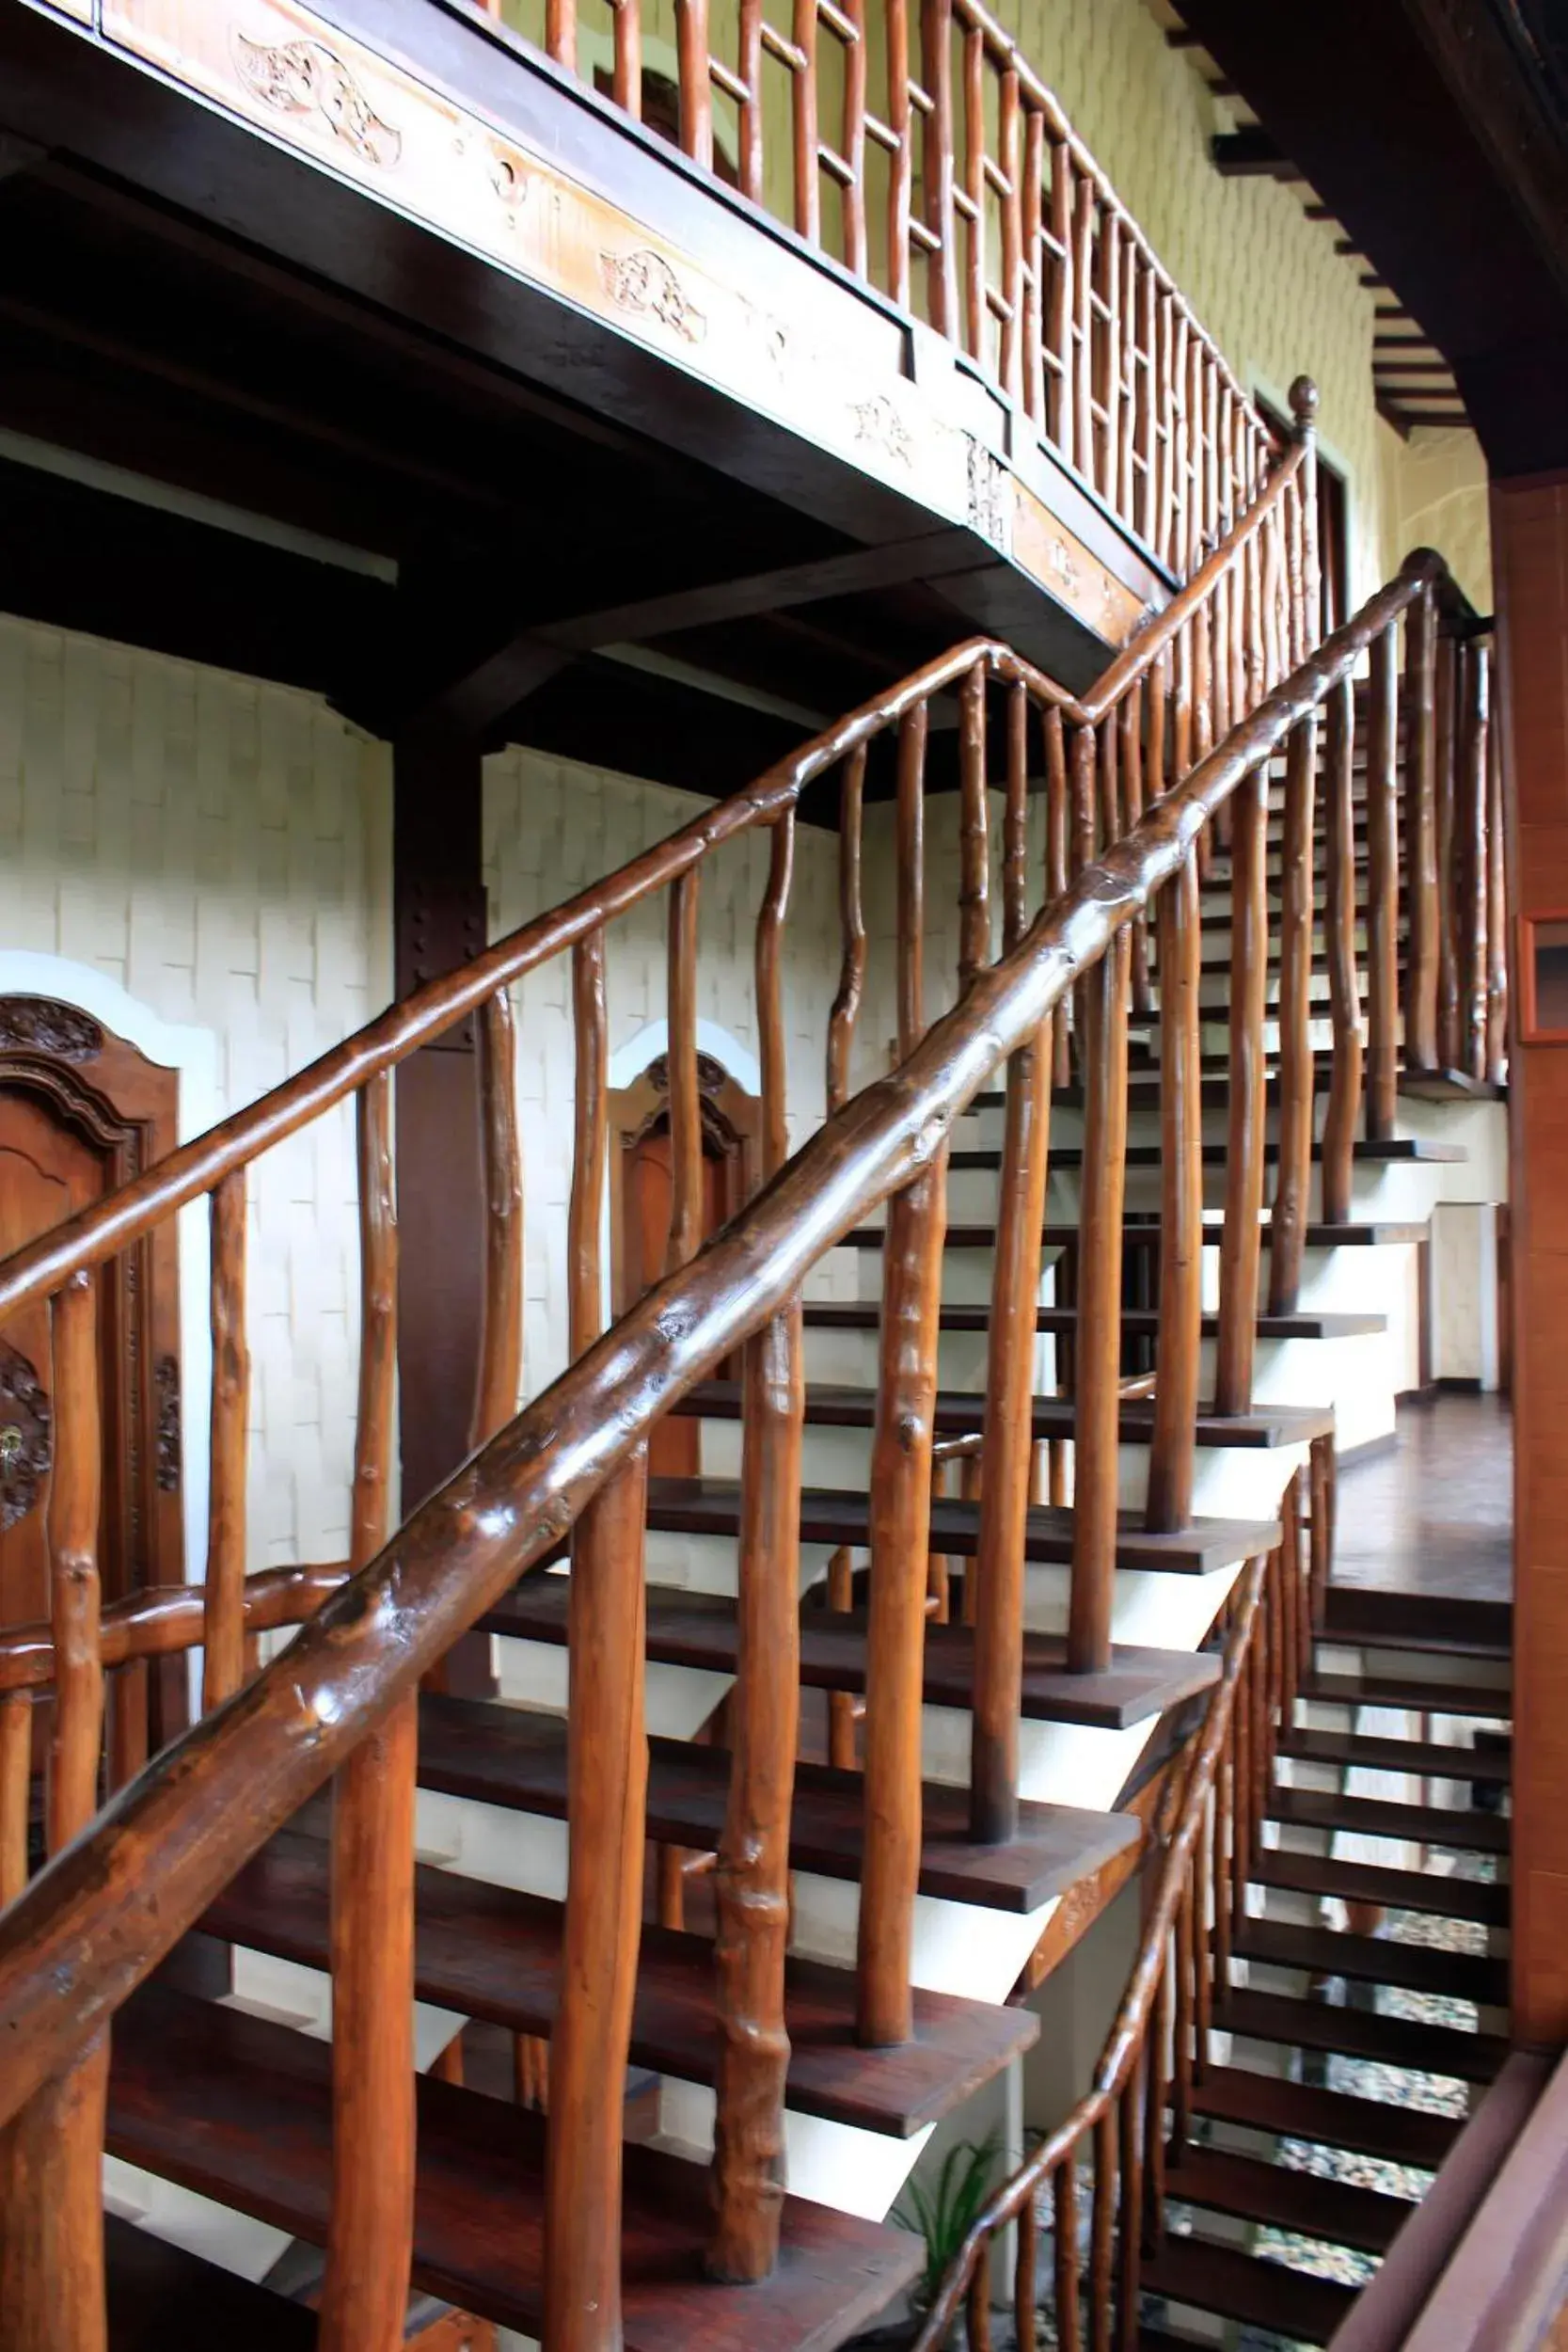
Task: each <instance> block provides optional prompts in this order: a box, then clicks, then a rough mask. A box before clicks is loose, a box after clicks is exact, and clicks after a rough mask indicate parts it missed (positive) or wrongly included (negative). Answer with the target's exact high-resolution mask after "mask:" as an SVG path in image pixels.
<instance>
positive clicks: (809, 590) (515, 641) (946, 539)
mask: <svg viewBox="0 0 1568 2352" xmlns="http://www.w3.org/2000/svg"><path fill="white" fill-rule="evenodd" d="M995 560H996V559H995V558H994V557H993V556H991V555H990V554H989V553H988V552H987V551H986V550H985V549H983V548H981V547H979V546H978V545H977V543H976V542H975V540H974V538H973V536H972V535H971V534H970V533H969V532H962V531H937V532H926V533H923V534H922V536H921V537H919V538H918V539H909V540H901V541H899V542H897V543H895V545H893V546H891V547H874V548H851V549H849V550H848V551H847V553H844V554H839V555H831V556H824V557H820V558H818V559H816V561H814V562H812V563H806V564H787V565H785V566H784V567H783V568H782V569H778V570H774V571H768V572H754V573H752V574H751V575H749V576H748V577H746V578H743V579H739V580H711V581H706V582H705V583H703V584H702V585H701V586H698V587H693V588H684V589H678V590H675V591H674V592H673V593H672V594H670V595H666V596H650V597H646V598H644V599H643V600H642V601H641V602H640V603H635V604H624V605H613V606H610V607H609V608H607V609H605V610H603V611H600V612H587V613H580V614H578V615H577V616H575V617H574V618H571V619H568V620H562V621H547V622H544V623H536V624H532V625H531V626H530V627H528V628H523V629H519V630H518V632H517V634H516V635H515V636H514V637H513V638H511V639H510V640H508V642H507V643H506V644H503V645H500V646H499V647H498V648H497V649H496V651H494V652H493V653H490V654H488V655H486V656H485V658H484V660H482V661H480V662H477V663H476V664H475V665H474V667H473V668H472V669H471V670H469V671H467V673H466V674H465V675H462V676H460V677H458V678H455V679H453V680H452V681H451V683H450V684H449V685H447V686H446V687H444V688H443V689H442V690H441V691H440V692H439V693H438V694H436V696H434V697H433V698H432V699H431V700H429V701H428V702H426V703H425V704H424V705H423V707H420V709H418V710H416V711H412V712H408V713H406V714H404V718H403V720H402V722H401V725H402V727H403V728H404V730H407V729H410V728H412V729H414V730H422V729H426V728H430V727H436V729H438V730H442V731H451V732H453V733H456V734H459V735H462V736H467V737H472V738H476V739H477V738H481V737H483V736H485V735H487V734H488V733H489V732H490V731H491V729H493V728H494V727H495V726H497V725H498V724H499V723H500V722H501V721H502V720H503V719H505V718H506V717H507V715H508V714H509V713H510V712H511V711H514V710H515V709H516V707H517V706H518V705H519V703H522V702H525V701H526V700H527V699H528V697H529V695H530V694H531V693H532V692H533V691H534V690H535V689H536V688H537V687H539V686H542V685H543V684H544V683H545V681H546V679H547V678H550V677H553V676H554V675H555V674H556V673H557V671H559V670H561V669H562V668H564V666H565V664H566V663H567V662H568V661H570V660H575V659H576V658H577V657H578V655H581V654H587V653H594V652H597V651H599V650H601V649H602V648H603V647H606V646H609V645H626V644H634V645H635V644H646V643H647V642H648V641H649V640H650V639H654V638H662V637H674V636H678V635H680V634H681V633H682V632H683V631H684V630H687V629H692V628H704V627H707V626H710V625H712V624H714V623H717V622H728V621H737V620H743V619H748V618H753V617H755V616H756V615H758V614H760V613H768V612H785V611H788V610H789V609H790V608H791V607H793V606H797V605H805V604H817V603H820V602H822V601H823V600H824V599H825V598H827V597H830V596H854V595H860V594H864V593H866V592H868V591H872V590H876V589H879V588H890V587H901V586H905V585H907V584H909V583H910V582H911V581H917V580H940V579H942V578H946V577H950V576H951V575H952V574H954V573H957V572H971V571H981V570H984V569H986V568H988V567H989V565H990V564H993V563H994V562H995Z"/></svg>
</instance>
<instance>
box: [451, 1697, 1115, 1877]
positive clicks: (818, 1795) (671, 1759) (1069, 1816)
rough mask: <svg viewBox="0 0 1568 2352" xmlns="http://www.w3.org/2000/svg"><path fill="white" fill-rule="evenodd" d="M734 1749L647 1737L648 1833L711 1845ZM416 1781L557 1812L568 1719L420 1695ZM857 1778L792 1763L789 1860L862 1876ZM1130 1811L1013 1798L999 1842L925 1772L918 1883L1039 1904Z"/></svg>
mask: <svg viewBox="0 0 1568 2352" xmlns="http://www.w3.org/2000/svg"><path fill="white" fill-rule="evenodd" d="M729 1781H730V1758H729V1756H728V1755H727V1754H726V1753H725V1752H724V1750H723V1749H721V1748H708V1747H702V1748H699V1747H695V1746H693V1745H692V1744H691V1743H690V1742H689V1741H688V1740H657V1739H656V1740H649V1742H648V1805H647V1823H648V1835H649V1836H650V1837H655V1838H657V1839H659V1840H661V1841H662V1842H664V1843H666V1844H669V1845H676V1846H693V1847H695V1848H697V1849H698V1851H702V1852H712V1851H715V1850H716V1849H717V1847H718V1845H719V1841H720V1836H721V1831H722V1828H723V1820H724V1810H725V1805H726V1803H727V1801H728V1795H729ZM420 1786H421V1787H423V1788H436V1789H440V1790H442V1791H444V1792H445V1793H446V1794H447V1795H448V1796H453V1797H469V1798H474V1799H477V1800H478V1801H479V1802H480V1803H482V1804H497V1805H508V1806H510V1807H512V1808H513V1810H515V1811H516V1812H520V1813H538V1814H542V1815H545V1816H546V1818H548V1819H551V1820H563V1819H564V1818H565V1812H566V1725H565V1724H564V1722H563V1721H562V1720H561V1719H560V1718H559V1717H557V1716H554V1715H543V1714H535V1713H532V1712H531V1711H530V1710H528V1709H526V1708H516V1707H501V1706H495V1705H491V1704H489V1703H487V1702H485V1701H482V1700H477V1699H454V1698H445V1697H437V1696H436V1695H435V1694H434V1693H428V1692H427V1693H426V1694H425V1696H424V1697H422V1698H421V1700H420ZM864 1795H865V1788H864V1782H863V1779H862V1777H861V1775H860V1774H859V1773H858V1772H835V1771H834V1770H833V1768H832V1766H831V1765H827V1764H798V1765H797V1766H796V1768H795V1812H794V1818H793V1820H792V1823H791V1830H790V1861H791V1864H792V1866H793V1867H795V1868H796V1869H798V1870H815V1871H818V1872H820V1873H821V1874H822V1875H823V1876H825V1877H828V1878H849V1879H858V1878H859V1877H860V1874H861V1859H862V1852H863V1845H864V1818H863V1816H864ZM1142 1834H1143V1833H1142V1827H1141V1824H1140V1823H1139V1822H1138V1821H1137V1820H1134V1819H1133V1817H1132V1815H1130V1814H1121V1813H1092V1812H1087V1811H1084V1810H1080V1808H1079V1807H1077V1806H1075V1805H1058V1804H1023V1805H1022V1806H1021V1807H1020V1821H1019V1834H1018V1836H1016V1837H1015V1838H1013V1839H1011V1840H1010V1841H1009V1842H1008V1843H1007V1844H1006V1845H1002V1846H976V1845H974V1844H973V1843H972V1842H971V1840H970V1836H969V1792H968V1790H967V1789H966V1788H951V1787H947V1786H945V1785H942V1784H941V1783H937V1782H927V1786H926V1789H925V1843H924V1846H923V1849H922V1853H921V1864H920V1890H921V1892H922V1894H925V1895H935V1896H941V1897H943V1898H945V1899H947V1900H948V1901H950V1902H960V1903H978V1904H981V1905H984V1906H985V1907H986V1908H988V1909H990V1910H993V1911H1009V1912H1026V1911H1035V1910H1037V1909H1038V1907H1039V1905H1040V1904H1041V1903H1043V1902H1047V1901H1049V1900H1050V1899H1051V1897H1052V1896H1053V1895H1060V1894H1063V1893H1065V1892H1066V1890H1067V1889H1068V1887H1069V1886H1072V1885H1074V1884H1075V1883H1077V1881H1078V1880H1079V1879H1081V1878H1085V1877H1086V1876H1087V1875H1088V1874H1089V1873H1090V1872H1091V1871H1094V1870H1098V1869H1099V1868H1100V1867H1101V1864H1102V1863H1105V1862H1109V1861H1110V1860H1112V1858H1113V1857H1114V1856H1115V1855H1117V1854H1118V1853H1121V1852H1123V1851H1125V1850H1126V1849H1127V1848H1128V1847H1129V1846H1132V1845H1135V1844H1136V1843H1137V1842H1138V1840H1139V1838H1140V1837H1141V1836H1142Z"/></svg>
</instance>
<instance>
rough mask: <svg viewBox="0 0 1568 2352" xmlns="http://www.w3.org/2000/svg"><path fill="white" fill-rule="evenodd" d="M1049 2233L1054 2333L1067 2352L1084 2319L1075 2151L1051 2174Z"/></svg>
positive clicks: (1079, 2337) (1075, 2346)
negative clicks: (1052, 2259)
mask: <svg viewBox="0 0 1568 2352" xmlns="http://www.w3.org/2000/svg"><path fill="white" fill-rule="evenodd" d="M1051 2195H1052V2234H1053V2241H1054V2254H1055V2272H1056V2277H1055V2289H1056V2296H1055V2300H1056V2335H1057V2339H1058V2341H1059V2342H1060V2344H1062V2345H1063V2346H1065V2347H1067V2352H1079V2346H1080V2344H1082V2342H1083V2336H1084V2321H1083V2311H1082V2301H1081V2297H1080V2295H1079V2270H1078V2167H1077V2152H1076V2150H1074V2151H1071V2152H1070V2153H1069V2154H1067V2155H1066V2156H1064V2157H1063V2159H1062V2161H1061V2163H1060V2164H1059V2165H1058V2166H1057V2167H1056V2169H1055V2171H1054V2172H1053V2174H1052V2176H1051Z"/></svg>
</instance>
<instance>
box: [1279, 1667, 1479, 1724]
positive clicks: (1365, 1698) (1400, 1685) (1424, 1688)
mask: <svg viewBox="0 0 1568 2352" xmlns="http://www.w3.org/2000/svg"><path fill="white" fill-rule="evenodd" d="M1301 1689H1302V1696H1303V1697H1304V1698H1307V1699H1318V1700H1321V1701H1323V1704H1324V1705H1326V1706H1330V1707H1402V1708H1409V1709H1410V1710H1411V1712H1412V1713H1416V1714H1423V1715H1479V1716H1481V1718H1483V1720H1484V1721H1486V1722H1488V1723H1506V1722H1507V1721H1508V1719H1509V1714H1510V1711H1511V1709H1512V1707H1513V1692H1512V1691H1511V1690H1510V1687H1509V1685H1508V1684H1507V1683H1506V1682H1504V1683H1481V1682H1445V1681H1442V1680H1440V1679H1438V1678H1437V1677H1421V1676H1418V1675H1398V1674H1365V1675H1341V1674H1318V1673H1313V1674H1309V1675H1307V1677H1305V1679H1304V1680H1303V1683H1302V1686H1301Z"/></svg>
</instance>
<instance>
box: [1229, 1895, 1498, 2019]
mask: <svg viewBox="0 0 1568 2352" xmlns="http://www.w3.org/2000/svg"><path fill="white" fill-rule="evenodd" d="M1231 1948H1232V1949H1233V1950H1234V1951H1235V1952H1236V1953H1237V1954H1238V1956H1239V1957H1240V1958H1241V1959H1243V1960H1256V1961H1261V1962H1262V1963H1264V1965H1265V1966H1267V1967H1270V1968H1300V1969H1303V1970H1305V1971H1307V1974H1309V1975H1311V1976H1317V1977H1347V1978H1354V1979H1356V1980H1357V1981H1358V1982H1362V1983H1367V1984H1394V1985H1399V1986H1400V1987H1401V1988H1402V1991H1404V1992H1406V1993H1430V1994H1435V1995H1437V1997H1438V1998H1440V1999H1449V2000H1456V2001H1474V2002H1475V2003H1476V2004H1477V2005H1478V2007H1480V2008H1482V2009H1505V2008H1506V2007H1507V2005H1508V1963H1507V1961H1506V1960H1492V1959H1490V1958H1488V1956H1487V1955H1486V1954H1485V1953H1483V1952H1445V1951H1438V1950H1437V1949H1436V1948H1435V1947H1433V1946H1432V1945H1431V1944H1405V1943H1402V1941H1401V1940H1400V1939H1399V1938H1398V1937H1397V1936H1392V1935H1353V1934H1352V1933H1351V1932H1350V1931H1348V1930H1345V1929H1340V1928H1312V1927H1298V1926H1297V1925H1296V1924H1295V1923H1294V1922H1293V1921H1292V1920H1289V1919H1257V1918H1253V1917H1250V1916H1249V1917H1248V1918H1246V1919H1244V1920H1243V1922H1242V1924H1241V1926H1240V1927H1239V1928H1238V1929H1237V1930H1236V1932H1235V1936H1234V1939H1233V1942H1232V1947H1231Z"/></svg>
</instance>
